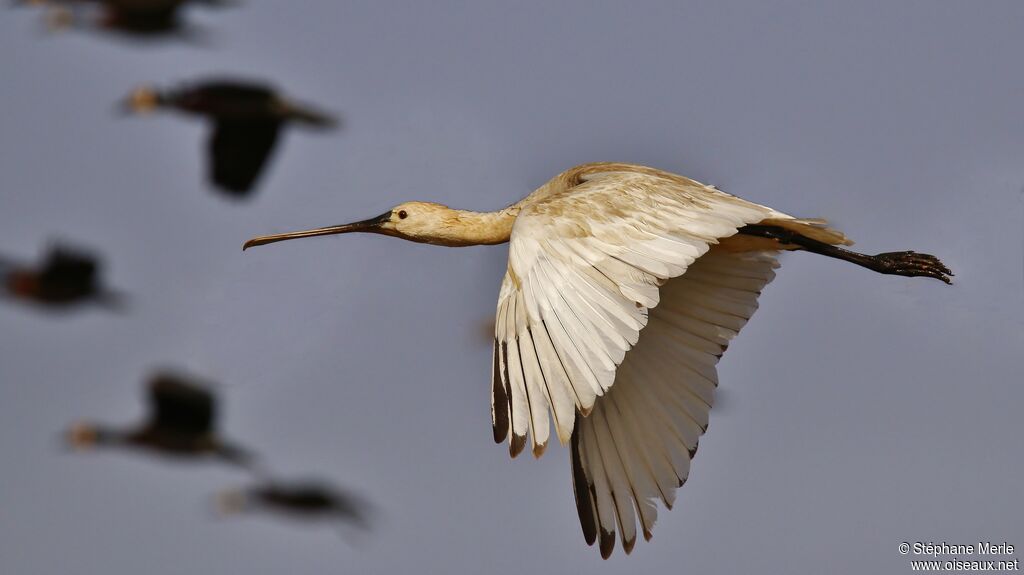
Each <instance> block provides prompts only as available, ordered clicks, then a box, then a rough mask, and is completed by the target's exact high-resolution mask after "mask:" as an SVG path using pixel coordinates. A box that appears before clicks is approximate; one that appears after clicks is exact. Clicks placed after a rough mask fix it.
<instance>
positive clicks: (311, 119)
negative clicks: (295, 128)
mask: <svg viewBox="0 0 1024 575" xmlns="http://www.w3.org/2000/svg"><path fill="white" fill-rule="evenodd" d="M280 106H281V107H282V108H283V109H284V113H285V115H286V116H287V117H288V118H289V119H292V120H295V121H298V122H302V123H303V124H306V125H309V126H313V127H316V128H334V127H336V126H337V125H338V124H339V121H338V118H336V117H334V116H332V115H331V114H328V113H326V112H322V111H320V110H314V109H312V108H310V107H308V106H303V105H301V104H296V103H294V102H289V101H287V100H284V101H282V102H280Z"/></svg>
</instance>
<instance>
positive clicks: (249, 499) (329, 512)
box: [217, 481, 369, 529]
mask: <svg viewBox="0 0 1024 575" xmlns="http://www.w3.org/2000/svg"><path fill="white" fill-rule="evenodd" d="M217 508H218V510H219V511H220V512H221V513H223V514H225V515H233V514H236V513H244V512H249V511H254V510H264V511H269V512H273V513H277V514H281V515H284V516H289V517H291V518H294V519H301V520H338V521H343V522H346V523H349V524H352V525H355V526H357V527H360V528H363V529H365V528H368V527H369V521H368V518H367V507H366V504H365V503H364V502H363V501H361V500H359V499H358V498H357V497H355V496H354V495H352V494H350V493H343V492H340V491H338V490H336V489H334V488H333V487H331V486H330V485H328V484H326V483H321V482H317V481H302V482H295V483H281V482H276V481H272V482H268V483H263V484H260V485H255V486H252V487H247V488H239V489H230V490H227V491H223V492H221V493H220V494H219V495H218V496H217Z"/></svg>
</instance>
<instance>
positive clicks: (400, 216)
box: [398, 210, 409, 220]
mask: <svg viewBox="0 0 1024 575" xmlns="http://www.w3.org/2000/svg"><path fill="white" fill-rule="evenodd" d="M407 217H409V213H408V212H406V211H405V210H398V219H400V220H404V219H405V218H407Z"/></svg>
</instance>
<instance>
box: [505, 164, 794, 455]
mask: <svg viewBox="0 0 1024 575" xmlns="http://www.w3.org/2000/svg"><path fill="white" fill-rule="evenodd" d="M617 168H619V165H611V166H595V167H594V168H593V169H594V170H595V172H594V173H591V174H589V175H588V174H583V175H582V177H580V178H579V180H578V182H579V183H577V184H576V185H572V186H570V187H567V188H566V189H564V190H556V191H554V192H550V191H548V192H547V193H544V194H542V195H540V192H538V193H535V194H533V195H531V197H529V198H527V199H526V200H525V201H524V202H523V204H522V206H521V211H520V213H519V215H518V217H517V218H516V221H515V224H514V226H513V228H512V237H511V241H510V246H509V265H508V272H507V273H506V275H505V279H504V281H503V282H502V286H501V291H500V293H499V295H498V307H497V319H496V321H495V341H494V368H493V369H494V377H493V387H492V402H491V407H492V409H491V412H492V422H493V424H494V439H495V441H498V442H500V441H502V440H504V439H505V438H506V437H508V438H509V445H510V452H511V453H512V455H513V457H514V456H515V455H517V454H518V453H519V452H520V451H521V450H522V449H523V447H524V446H525V444H526V437H527V435H528V434H529V436H530V439H531V446H532V449H533V452H534V455H537V456H539V455H540V454H541V453H542V452H543V450H544V448H545V446H546V445H547V441H548V436H549V427H548V426H549V419H548V413H549V411H550V412H551V414H552V416H553V419H554V423H555V428H556V432H557V434H558V438H559V440H560V441H561V442H562V443H563V444H564V443H566V442H568V441H569V438H570V437H571V435H572V430H573V426H574V420H575V412H576V411H577V410H578V411H580V412H581V413H582V414H583V415H588V414H590V412H591V410H592V409H593V408H594V405H595V402H596V401H597V398H598V397H601V396H603V395H604V394H605V393H606V392H607V391H608V390H609V389H610V388H611V387H612V383H613V381H614V380H615V371H616V368H617V367H618V366H619V364H621V363H622V362H623V360H624V359H625V356H626V352H627V351H629V350H630V349H631V348H632V347H633V346H634V345H635V344H636V343H637V340H638V338H639V335H640V330H641V329H642V328H643V327H644V326H645V325H647V320H648V309H649V308H653V307H655V306H656V305H658V301H659V293H658V287H659V286H661V285H662V284H663V283H664V282H665V281H666V280H668V279H669V278H673V277H677V276H680V275H683V273H685V272H686V270H687V268H688V267H689V266H690V264H692V263H693V262H694V261H695V260H696V259H697V258H699V257H700V256H702V255H703V254H704V253H705V252H707V251H708V249H709V247H710V246H712V245H714V244H716V243H717V242H718V240H719V239H721V238H725V237H728V236H731V235H733V234H735V233H736V230H737V229H738V228H740V227H742V226H744V225H746V224H751V223H756V222H759V221H762V220H764V219H766V218H789V216H786V215H785V214H780V213H779V212H776V211H774V210H771V209H770V208H766V207H763V206H759V205H757V204H754V203H751V202H747V201H744V200H741V199H739V198H736V197H733V196H730V195H729V194H726V193H724V192H720V191H718V190H716V189H714V188H711V187H707V186H703V185H702V184H699V183H697V182H694V181H692V180H687V179H685V178H682V177H680V176H674V175H671V174H665V175H662V173H659V172H654V171H649V172H648V171H629V170H624V169H617ZM538 195H539V197H538ZM509 431H511V434H510V433H509Z"/></svg>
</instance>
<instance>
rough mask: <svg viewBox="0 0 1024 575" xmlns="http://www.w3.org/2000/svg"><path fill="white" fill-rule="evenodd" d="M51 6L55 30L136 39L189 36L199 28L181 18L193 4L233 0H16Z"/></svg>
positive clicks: (50, 17) (48, 16) (222, 3)
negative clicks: (77, 29) (106, 34)
mask: <svg viewBox="0 0 1024 575" xmlns="http://www.w3.org/2000/svg"><path fill="white" fill-rule="evenodd" d="M15 3H16V4H23V5H34V6H43V7H46V8H47V13H46V24H47V26H48V27H49V28H50V29H52V30H60V29H65V28H81V29H88V30H97V31H102V32H111V33H118V34H122V35H126V36H129V37H134V38H153V39H155V38H171V37H175V36H178V37H181V38H188V37H190V36H194V33H195V29H194V28H193V27H192V26H191V25H189V24H188V23H187V22H186V21H184V20H183V19H182V17H181V13H182V11H183V10H184V9H185V8H186V7H187V6H188V5H190V4H200V5H205V6H210V7H221V6H229V5H232V4H234V2H231V1H229V0H16V2H15Z"/></svg>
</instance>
